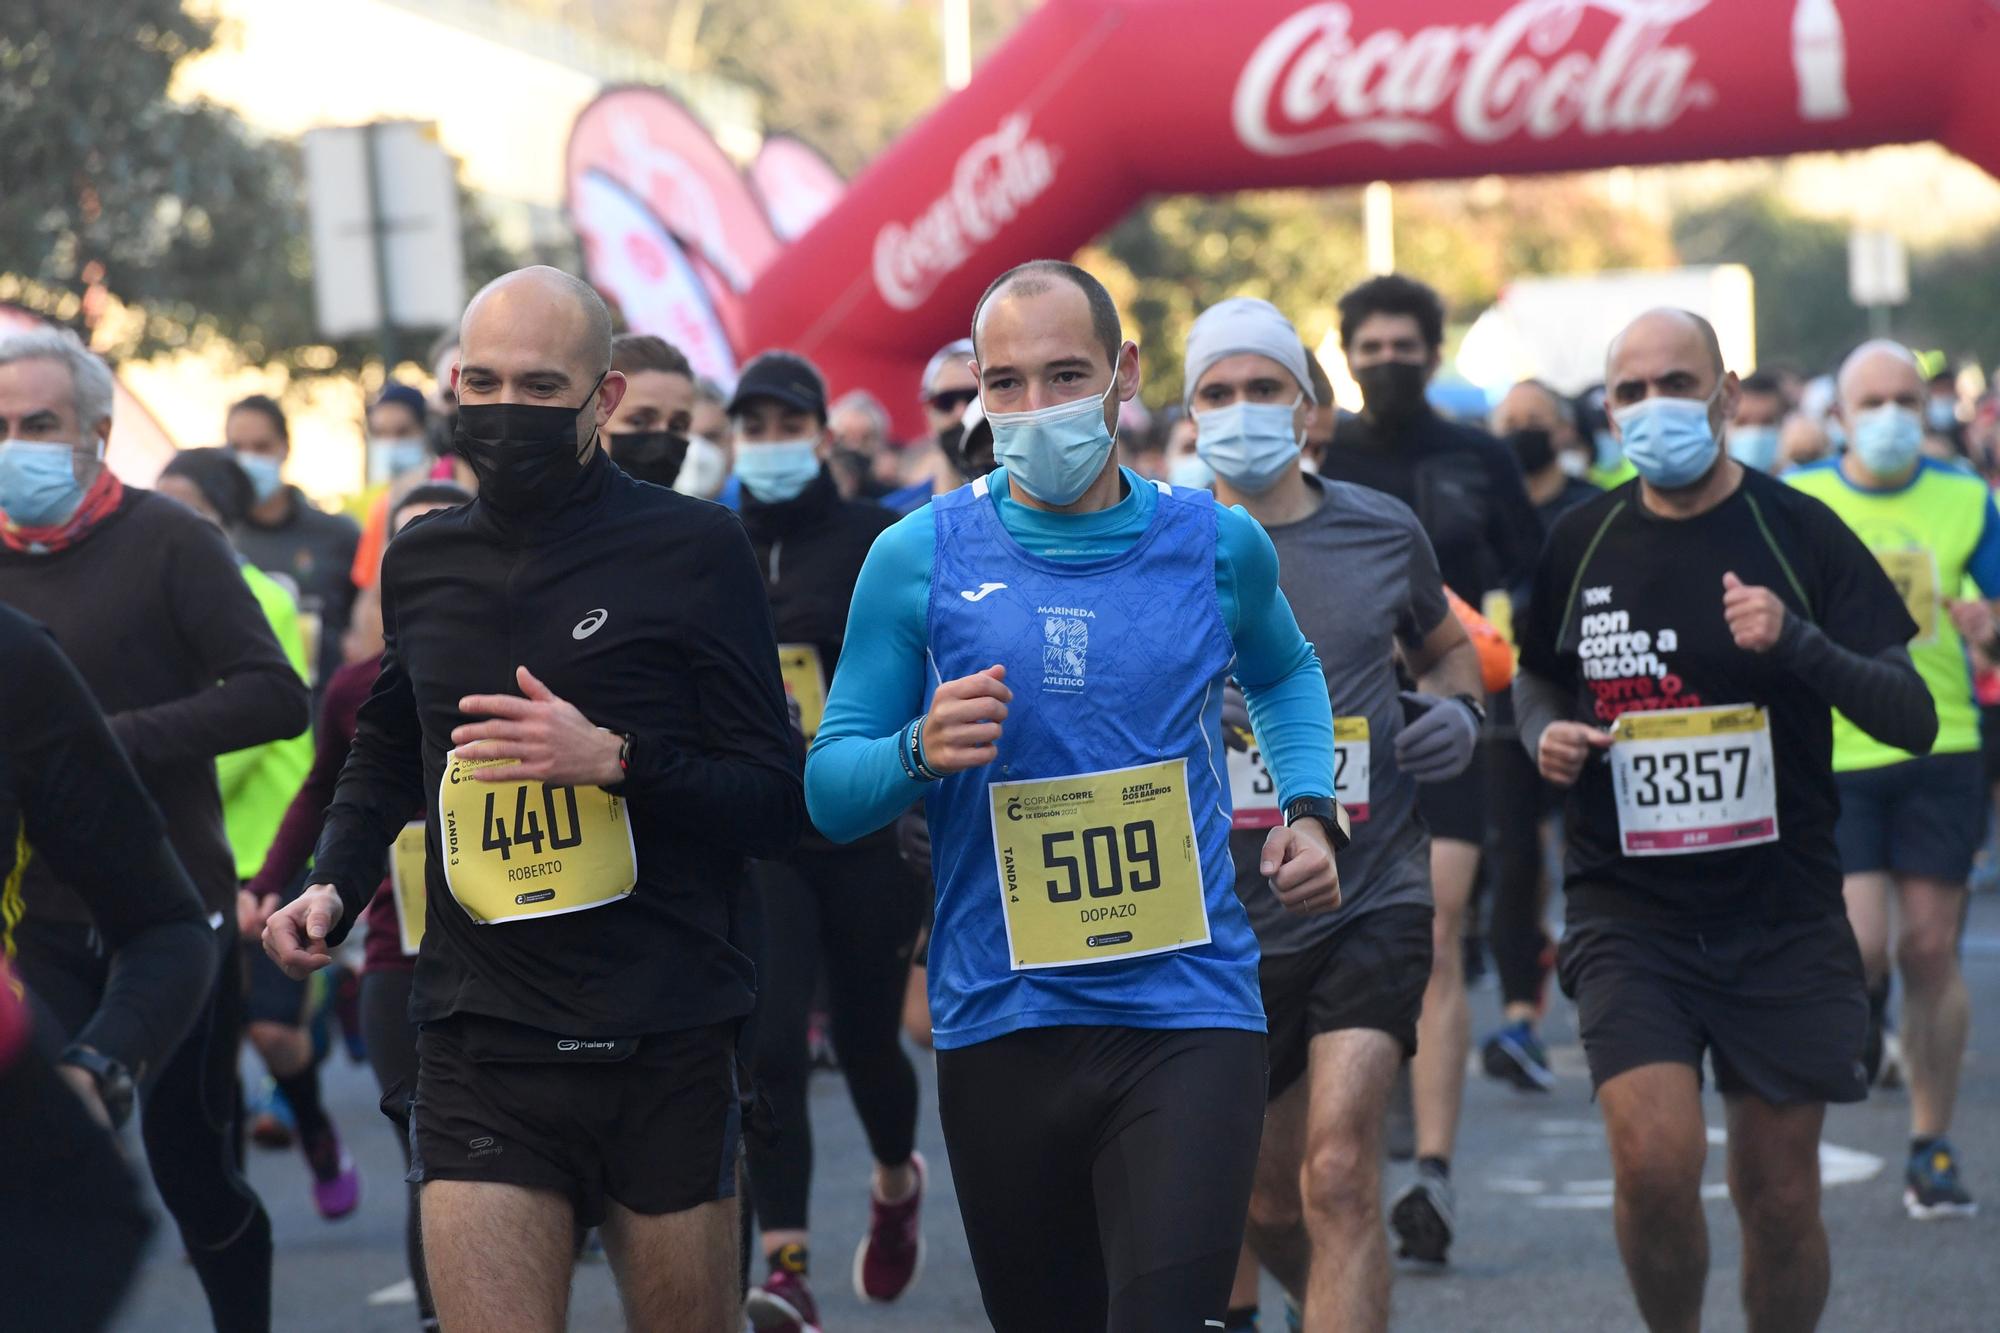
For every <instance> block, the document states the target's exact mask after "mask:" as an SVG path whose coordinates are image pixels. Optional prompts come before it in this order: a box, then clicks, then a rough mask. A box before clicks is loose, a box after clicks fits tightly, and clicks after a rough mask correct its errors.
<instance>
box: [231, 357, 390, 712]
mask: <svg viewBox="0 0 2000 1333" xmlns="http://www.w3.org/2000/svg"><path fill="white" fill-rule="evenodd" d="M222 430H223V438H224V439H225V441H227V443H228V446H229V451H230V452H231V453H233V454H234V455H236V461H237V462H238V463H241V464H242V465H243V470H244V472H246V473H247V474H249V477H250V485H251V489H252V490H253V492H254V496H253V501H254V502H253V503H252V504H251V506H250V512H249V513H248V514H247V515H245V516H244V519H243V521H242V522H241V523H238V524H236V525H234V528H233V530H232V531H231V532H230V541H231V542H232V543H233V544H234V545H235V547H236V549H237V550H239V551H241V552H242V553H243V554H244V555H245V556H246V557H248V558H249V561H250V563H251V564H253V565H255V566H257V568H259V569H261V570H263V571H264V572H265V573H266V574H275V575H277V576H279V577H281V578H286V579H290V580H291V582H292V586H294V587H295V588H297V589H298V599H299V615H300V617H301V619H302V622H303V629H304V632H305V635H306V648H307V660H308V661H309V662H310V663H311V664H312V674H311V676H310V677H309V678H308V679H309V681H310V682H311V683H312V684H315V685H317V684H319V683H320V682H322V681H324V680H325V679H326V678H327V677H328V676H330V675H332V674H333V672H334V670H335V668H337V667H338V666H339V665H340V636H341V635H342V634H344V633H346V632H347V621H348V617H349V616H351V615H353V613H354V580H353V577H352V571H353V567H354V551H355V548H356V546H357V545H359V543H360V541H361V529H360V528H359V527H357V526H356V525H355V522H354V520H353V519H351V518H349V517H347V516H346V515H345V514H327V513H322V512H321V511H320V510H319V509H318V508H317V507H315V506H314V504H313V502H312V501H310V500H308V499H307V498H306V495H305V492H304V491H301V490H300V489H299V488H298V487H296V486H289V485H286V484H285V479H284V468H285V463H286V461H287V460H289V459H290V458H291V456H292V436H291V428H290V426H289V425H288V424H287V422H286V421H285V413H284V409H282V408H280V407H279V406H278V404H277V403H276V402H274V401H273V400H272V399H270V398H267V397H265V396H264V395H263V394H261V393H258V394H252V395H250V396H249V397H248V398H244V399H241V400H239V401H237V402H236V403H234V404H232V405H231V406H230V409H229V415H228V416H227V417H226V418H224V420H223V427H222Z"/></svg>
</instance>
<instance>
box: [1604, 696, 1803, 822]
mask: <svg viewBox="0 0 2000 1333" xmlns="http://www.w3.org/2000/svg"><path fill="white" fill-rule="evenodd" d="M1612 737H1613V744H1612V746H1611V783H1612V790H1613V792H1614V794H1615V795H1616V798H1617V802H1618V839H1619V846H1620V848H1621V850H1622V851H1623V852H1624V853H1625V855H1627V856H1673V855H1679V854H1684V853H1688V852H1713V851H1721V850H1723V849H1724V848H1730V847H1748V846H1752V845H1754V844H1757V843H1762V842H1776V841H1777V840H1778V788H1777V778H1776V770H1775V767H1774V765H1773V764H1772V762H1771V724H1770V718H1769V716H1768V715H1767V714H1766V713H1765V711H1764V710H1763V709H1761V708H1756V707H1752V706H1750V705H1742V706H1734V707H1724V708H1667V709H1661V710H1659V711H1657V712H1645V713H1626V714H1625V715H1624V716H1622V717H1620V718H1619V719H1618V724H1617V726H1616V727H1614V728H1613V729H1612Z"/></svg>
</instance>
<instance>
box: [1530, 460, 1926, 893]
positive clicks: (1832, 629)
mask: <svg viewBox="0 0 2000 1333" xmlns="http://www.w3.org/2000/svg"><path fill="white" fill-rule="evenodd" d="M1727 573H1734V574H1735V575H1736V576H1737V577H1738V578H1740V579H1742V580H1743V582H1744V583H1746V584H1749V585H1752V586H1758V587H1764V588H1768V589H1770V590H1771V591H1772V592H1774V593H1776V594H1777V596H1778V597H1779V598H1780V599H1781V600H1782V601H1783V602H1784V604H1785V612H1786V614H1787V615H1798V616H1804V617H1806V618H1807V619H1808V620H1809V621H1810V622H1811V623H1813V624H1815V625H1817V626H1818V627H1819V629H1820V630H1821V631H1822V632H1824V633H1825V634H1826V635H1827V636H1828V637H1829V638H1831V639H1832V640H1833V641H1834V642H1835V643H1837V644H1839V645H1841V646H1842V647H1844V648H1848V649H1850V650H1852V651H1854V652H1858V653H1861V654H1863V655H1865V656H1871V657H1872V656H1874V655H1876V654H1878V653H1881V652H1883V651H1884V650H1886V649H1888V648H1891V647H1894V646H1897V645H1899V644H1903V643H1906V642H1908V641H1909V639H1910V637H1911V636H1912V635H1913V634H1915V633H1916V625H1915V623H1914V622H1912V621H1911V619H1910V616H1909V613H1908V612H1907V611H1906V610H1905V609H1904V607H1903V602H1902V599H1901V598H1900V597H1898V596H1897V595H1896V590H1895V588H1894V586H1892V585H1891V584H1890V582H1889V579H1888V577H1887V576H1886V575H1885V574H1884V573H1883V572H1882V567H1881V565H1880V564H1878V563H1877V562H1876V560H1875V558H1874V557H1873V556H1871V555H1870V554H1869V553H1868V549H1867V548H1866V547H1865V546H1863V545H1862V544H1861V542H1860V540H1859V539H1858V538H1856V537H1855V536H1854V534H1853V533H1852V532H1851V531H1850V530H1849V529H1848V527H1847V525H1846V524H1844V523H1842V522H1841V521H1840V519H1839V518H1838V517H1837V516H1836V515H1835V514H1834V513H1833V511H1832V510H1830V509H1828V508H1827V507H1826V506H1825V505H1823V504H1821V503H1820V502H1819V501H1818V500H1815V499H1813V498H1812V497H1811V496H1808V495H1805V494H1804V493H1802V492H1800V491H1797V490H1794V489H1793V488H1791V487H1789V486H1785V485H1783V484H1782V483H1779V482H1777V481H1774V480H1773V479H1771V478H1769V477H1766V476H1764V475H1763V474H1762V473H1758V472H1750V471H1746V472H1745V474H1744V479H1743V484H1742V486H1741V487H1739V488H1738V489H1737V490H1736V492H1735V493H1734V494H1732V495H1730V496H1729V498H1728V499H1726V500H1724V501H1723V502H1722V503H1721V504H1719V505H1717V506H1716V507H1715V508H1714V509H1711V510H1709V511H1708V512H1707V513H1704V514H1700V515H1697V516H1696V517H1694V518H1690V519H1681V520H1675V519H1668V518H1663V517H1661V516H1659V515H1656V514H1654V513H1652V512H1650V511H1649V510H1647V509H1646V507H1645V505H1644V503H1643V501H1642V500H1641V498H1640V493H1639V483H1638V482H1637V481H1631V482H1628V483H1626V484H1625V485H1623V486H1620V487H1618V488H1617V489H1616V490H1613V491H1610V492H1608V493H1607V494H1605V495H1603V496H1601V497H1599V498H1598V499H1596V500H1593V501H1592V502H1590V503H1589V504H1586V505H1582V506H1580V507H1578V508H1576V509H1573V510H1571V511H1570V512H1569V513H1567V514H1565V515H1564V516H1563V518H1562V519H1561V521H1560V522H1559V523H1558V524H1557V525H1556V527H1555V530H1554V531H1553V532H1552V533H1551V534H1550V537H1549V542H1548V546H1547V548H1546V549H1545V550H1544V551H1543V553H1542V559H1541V563H1540V565H1539V566H1538V567H1537V569H1536V572H1535V582H1534V589H1533V594H1532V596H1531V597H1530V598H1529V601H1528V606H1527V607H1526V608H1525V611H1524V614H1523V617H1522V620H1521V622H1520V635H1519V637H1520V647H1521V666H1522V669H1523V670H1526V671H1530V672H1533V673H1534V674H1536V675H1538V676H1540V677H1542V678H1544V679H1546V680H1549V681H1553V682H1555V683H1556V684H1558V685H1560V686H1562V687H1563V688H1564V689H1566V690H1569V691H1571V692H1572V693H1573V695H1574V700H1575V703H1574V713H1573V716H1575V717H1577V718H1579V719H1581V720H1584V721H1587V722H1589V723H1591V724H1592V725H1595V726H1600V727H1610V726H1611V725H1612V724H1613V723H1614V722H1616V721H1617V719H1618V718H1619V716H1620V715H1621V714H1623V713H1626V712H1630V711H1632V710H1636V709H1666V708H1700V707H1716V706H1727V705H1740V704H1750V705H1756V706H1761V707H1763V708H1765V709H1767V710H1768V711H1769V718H1770V740H1771V752H1772V761H1773V763H1772V771H1773V773H1774V775H1775V783H1776V788H1777V798H1776V803H1777V832H1778V840H1777V841H1775V842H1767V843H1761V844H1757V845H1753V846H1746V847H1740V848H1736V849H1731V850H1719V851H1707V852H1690V853H1683V854H1678V855H1662V856H1626V855H1624V854H1623V853H1622V849H1621V842H1620V837H1619V825H1618V812H1617V805H1616V800H1615V796H1614V791H1613V780H1612V771H1611V765H1610V763H1608V762H1607V761H1606V759H1605V758H1604V757H1603V756H1601V755H1593V757H1592V758H1591V760H1590V761H1589V763H1588V764H1586V766H1585V768H1584V771H1583V775H1582V777H1581V778H1580V779H1579V780H1578V782H1577V784H1576V787H1575V789H1574V790H1573V791H1572V793H1571V795H1570V799H1569V805H1568V812H1567V816H1566V825H1567V836H1568V849H1567V856H1566V866H1565V869H1566V880H1567V885H1566V892H1567V896H1568V904H1569V906H1568V912H1569V918H1570V920H1571V921H1572V922H1579V921H1588V920H1593V919H1595V920H1602V919H1605V918H1638V919H1643V920H1649V921H1655V922H1661V923H1667V924H1681V925H1688V924H1699V923H1701V922H1704V921H1723V920H1729V919H1741V918H1746V917H1761V918H1764V919H1783V918H1793V917H1809V916H1818V915H1833V914H1835V913H1838V912H1840V911H1841V910H1842V903H1841V892H1840V881H1841V872H1840V857H1839V853H1838V851H1837V849H1836V847H1835V844H1834V837H1833V828H1834V821H1835V818H1836V817H1837V816H1838V814H1839V809H1840V800H1839V795H1838V792H1837V789H1836V788H1835V785H1834V777H1833V733H1832V713H1831V710H1830V709H1829V707H1828V706H1827V704H1826V703H1825V701H1824V700H1822V699H1821V698H1820V696H1819V695H1818V694H1817V693H1815V692H1814V690H1813V688H1812V682H1811V681H1809V680H1802V679H1800V678H1798V677H1796V676H1794V675H1792V674H1791V673H1790V672H1789V671H1787V670H1786V669H1784V668H1782V667H1780V666H1779V665H1778V664H1777V663H1776V662H1774V661H1773V660H1772V659H1771V657H1770V656H1768V655H1765V654H1758V653H1751V652H1748V651H1746V650H1744V649H1741V648H1738V647H1737V646H1736V643H1735V640H1734V638H1733V636H1732V635H1731V633H1730V630H1729V626H1728V623H1727V621H1726V620H1725V619H1724V615H1723V607H1722V599H1723V591H1724V589H1723V575H1724V574H1727Z"/></svg>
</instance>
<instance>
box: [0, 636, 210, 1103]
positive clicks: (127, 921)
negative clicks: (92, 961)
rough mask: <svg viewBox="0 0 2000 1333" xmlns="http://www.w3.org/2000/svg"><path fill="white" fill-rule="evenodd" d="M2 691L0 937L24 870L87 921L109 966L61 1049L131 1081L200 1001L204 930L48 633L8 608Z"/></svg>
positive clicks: (169, 1049)
mask: <svg viewBox="0 0 2000 1333" xmlns="http://www.w3.org/2000/svg"><path fill="white" fill-rule="evenodd" d="M0 681H5V682H6V687H5V688H4V689H0V901H4V903H5V904H6V907H7V909H8V910H6V911H5V912H0V934H5V935H6V936H7V939H6V944H7V945H9V946H11V945H12V944H13V939H12V932H13V920H14V917H13V911H12V909H13V908H14V907H16V906H17V905H18V904H19V896H20V892H21V878H22V875H23V872H25V871H26V870H27V867H28V863H29V862H30V861H34V860H40V861H44V862H46V863H47V864H48V865H49V866H50V867H51V868H52V869H53V870H54V871H55V873H56V874H57V875H58V876H59V877H60V878H61V880H62V882H63V883H64V884H65V885H67V886H68V887H69V889H70V890H71V891H72V892H73V893H75V894H76V895H77V896H78V898H80V899H81V900H82V902H83V905H84V907H85V908H87V909H88V910H89V912H90V919H91V922H92V924H93V925H95V926H96V928H97V930H98V932H99V933H100V934H101V935H102V936H103V937H104V942H105V944H106V946H107V948H108V952H109V954H110V960H111V961H110V969H109V975H108V976H107V977H106V978H105V981H104V988H103V992H102V995H101V997H100V998H99V1000H98V1002H97V1009H96V1012H95V1013H94V1014H93V1015H92V1016H91V1018H90V1021H89V1022H87V1023H86V1024H84V1026H83V1028H82V1030H81V1031H78V1032H73V1033H65V1034H63V1035H64V1038H65V1039H66V1040H71V1041H75V1042H78V1043H80V1044H82V1045H85V1046H89V1047H91V1048H92V1049H94V1050H97V1051H101V1052H103V1053H104V1054H105V1055H108V1056H110V1057H112V1058H113V1059H115V1060H117V1061H119V1062H120V1063H121V1064H123V1065H124V1066H125V1067H126V1069H128V1070H130V1071H131V1073H132V1076H133V1077H134V1078H135V1079H136V1078H143V1077H145V1075H146V1074H147V1072H148V1071H152V1070H157V1069H159V1068H160V1066H162V1065H164V1064H165V1063H166V1061H167V1057H168V1056H170V1055H172V1054H173V1053H174V1048H175V1047H177V1046H179V1045H180V1042H181V1038H183V1037H185V1036H186V1035H187V1031H188V1029H189V1028H190V1027H191V1026H193V1024H194V1019H195V1015H196V1014H198V1013H200V1012H201V1006H202V1003H203V1002H204V1001H205V1000H207V999H208V992H209V988H210V986H211V985H212V984H213V982H214V980H215V963H216V949H215V935H214V932H213V931H212V930H211V929H210V928H209V926H208V923H207V922H205V921H204V920H203V919H202V905H201V898H200V897H199V896H198V895H197V894H196V893H195V891H194V884H193V883H192V882H191V881H190V880H189V879H188V877H187V871H185V870H183V869H182V868H181V863H180V862H179V861H178V860H177V859H175V857H174V849H173V847H172V846H171V845H169V844H168V842H167V830H166V825H165V824H164V823H163V822H162V821H161V819H160V812H159V810H158V809H157V808H156V807H155V806H154V805H153V802H152V800H151V798H149V797H148V796H147V795H146V789H145V788H144V787H142V786H140V785H139V776H138V774H136V773H134V772H133V771H132V765H131V764H130V763H129V762H128V761H127V760H126V758H125V755H124V753H123V751H121V750H120V749H119V748H118V742H117V741H115V740H113V739H112V737H111V729H110V728H109V727H107V726H106V725H105V722H104V715H103V714H102V713H100V712H99V711H98V709H97V704H96V703H95V702H94V701H93V700H92V699H91V697H90V688H89V687H88V686H87V685H85V684H84V683H83V678H82V677H81V676H79V675H78V674H77V672H76V668H75V667H73V666H71V665H70V664H69V661H68V659H67V658H65V657H64V656H63V655H62V652H61V651H60V650H59V649H58V648H57V647H56V644H55V640H54V639H53V638H51V637H50V635H49V633H48V631H47V630H45V629H43V628H42V627H41V626H40V625H37V624H36V623H35V622H34V621H32V620H29V619H28V618H27V617H26V616H24V615H21V614H19V613H18V612H16V611H14V610H12V609H11V608H9V607H6V606H0ZM230 924H231V928H232V929H233V928H234V925H235V921H234V918H233V917H232V918H231V922H230ZM6 952H8V953H12V952H13V949H12V948H11V947H9V948H7V950H6ZM4 984H5V982H4V980H0V985H4Z"/></svg>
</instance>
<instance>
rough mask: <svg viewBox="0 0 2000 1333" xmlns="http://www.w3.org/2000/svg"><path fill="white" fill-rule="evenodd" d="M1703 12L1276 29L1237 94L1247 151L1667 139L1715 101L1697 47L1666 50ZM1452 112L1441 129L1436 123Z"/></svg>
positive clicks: (1638, 3) (1625, 4) (1339, 16)
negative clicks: (1596, 31) (1452, 136)
mask: <svg viewBox="0 0 2000 1333" xmlns="http://www.w3.org/2000/svg"><path fill="white" fill-rule="evenodd" d="M1707 7H1708V0H1522V2H1521V3H1519V4H1516V5H1514V6H1513V7H1512V8H1511V9H1509V10H1507V11H1506V12H1505V13H1503V14H1501V15H1500V16H1499V17H1498V18H1496V19H1495V20H1494V21H1493V22H1492V23H1491V24H1484V25H1482V24H1466V25H1463V26H1453V25H1448V24H1447V25H1439V26H1436V27H1428V28H1418V29H1417V30H1415V31H1414V32H1410V33H1407V34H1405V33H1401V32H1398V31H1397V30H1396V29H1394V28H1379V29H1377V30H1376V31H1374V32H1371V33H1366V34H1357V33H1355V32H1354V31H1353V25H1354V13H1353V11H1352V10H1350V9H1349V8H1348V7H1347V6H1346V5H1344V4H1316V5H1309V6H1307V7H1306V8H1304V9H1301V10H1300V11H1299V12H1298V13H1296V14H1294V15H1292V16H1291V17H1290V18H1288V19H1286V20H1285V21H1284V22H1283V23H1280V24H1279V25H1278V26H1277V27H1276V28H1273V29H1272V30H1271V33H1270V35H1269V36H1267V37H1266V38H1265V39H1264V40H1263V41H1262V42H1261V43H1259V44H1258V47H1257V50H1256V51H1255V52H1254V53H1253V54H1252V55H1251V57H1250V59H1249V61H1248V62H1247V63H1246V64H1245V65H1244V66H1243V73H1242V76H1241V77H1240V78H1239V79H1238V80H1237V83H1236V95H1235V99H1234V101H1233V103H1232V115H1233V119H1234V121H1235V126H1236V137H1237V138H1239V139H1241V140H1242V141H1243V145H1244V147H1246V148H1248V149H1250V150H1251V151H1252V152H1255V153H1262V154H1264V155H1265V156H1267V157H1287V156H1290V155H1292V154H1295V153H1312V152H1318V151H1319V150H1320V149H1323V148H1332V147H1335V146H1337V145H1339V144H1345V143H1360V142H1367V143H1376V144H1380V145H1382V146H1383V147H1385V148H1401V147H1403V146H1405V145H1407V144H1418V143H1420V144H1430V145H1433V146H1439V145H1442V144H1444V143H1445V142H1446V140H1447V138H1448V137H1449V133H1450V131H1451V130H1453V129H1455V130H1456V131H1457V133H1458V135H1459V137H1461V138H1463V139H1464V140H1466V141H1467V142H1469V143H1498V142H1499V141H1501V140H1503V139H1509V138H1513V137H1514V136H1516V135H1522V134H1525V135H1527V136H1528V137H1530V138H1534V139H1551V138H1554V137H1555V136H1556V135H1558V134H1562V133H1565V132H1567V131H1569V130H1571V129H1573V128H1574V129H1580V130H1581V131H1582V132H1583V133H1585V134H1593V135H1595V134H1631V133H1636V132H1639V131H1655V130H1663V129H1666V128H1667V127H1668V126H1670V125H1672V124H1673V123H1674V122H1675V121H1676V120H1678V119H1680V117H1681V115H1682V113H1684V112H1686V111H1688V110H1689V109H1691V108H1694V107H1703V106H1707V105H1709V104H1710V103H1712V102H1713V101H1714V100H1715V90H1714V89H1713V88H1712V87H1710V86H1709V85H1708V84H1706V83H1702V82H1699V81H1697V80H1695V79H1694V78H1693V77H1692V76H1693V73H1694V61H1695V53H1694V50H1693V48H1691V47H1687V46H1675V45H1672V44H1671V43H1669V41H1668V40H1667V38H1668V35H1669V33H1670V32H1671V31H1672V29H1673V27H1674V25H1675V24H1677V23H1680V22H1681V21H1682V20H1684V19H1687V18H1689V17H1691V16H1693V15H1695V14H1698V13H1700V12H1701V11H1702V10H1703V9H1705V8H1707ZM1593 10H1595V11H1601V12H1603V13H1606V14H1609V15H1611V16H1612V17H1613V18H1614V19H1615V20H1616V21H1617V24H1616V26H1615V27H1614V28H1613V29H1612V31H1611V34H1610V36H1608V37H1606V38H1605V39H1604V44H1603V45H1602V46H1601V47H1599V48H1598V49H1597V50H1596V51H1594V52H1593V51H1589V50H1566V49H1565V48H1566V47H1568V46H1569V45H1570V42H1571V40H1572V39H1573V38H1574V37H1575V36H1576V33H1577V30H1578V28H1579V26H1580V25H1581V24H1582V22H1583V20H1584V17H1585V15H1586V14H1588V13H1590V12H1591V11H1593ZM1447 103H1448V104H1449V105H1450V117H1449V122H1448V123H1440V122H1441V121H1443V120H1444V118H1443V117H1440V116H1439V115H1437V113H1438V112H1439V111H1440V110H1441V109H1443V108H1444V107H1445V106H1446V105H1447Z"/></svg>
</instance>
